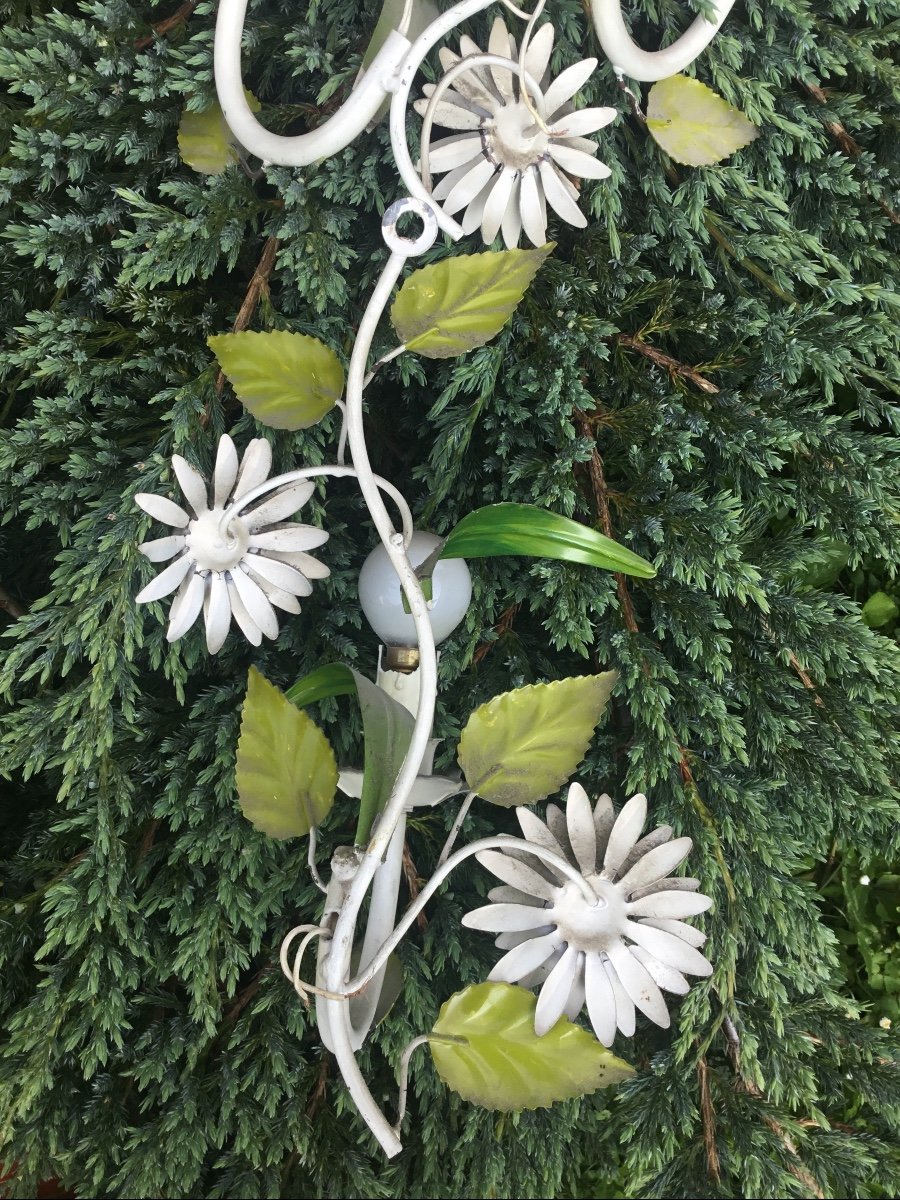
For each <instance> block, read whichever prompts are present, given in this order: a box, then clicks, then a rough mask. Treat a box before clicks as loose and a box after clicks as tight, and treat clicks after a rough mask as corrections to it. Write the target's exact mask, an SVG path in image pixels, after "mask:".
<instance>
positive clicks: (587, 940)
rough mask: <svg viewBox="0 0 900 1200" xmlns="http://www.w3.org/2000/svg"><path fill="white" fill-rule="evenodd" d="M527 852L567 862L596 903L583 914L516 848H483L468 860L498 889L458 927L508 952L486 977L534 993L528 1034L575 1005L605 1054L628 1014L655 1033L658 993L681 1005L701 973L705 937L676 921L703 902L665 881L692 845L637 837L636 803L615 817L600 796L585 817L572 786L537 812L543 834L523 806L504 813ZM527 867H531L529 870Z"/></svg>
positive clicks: (642, 808) (657, 835)
mask: <svg viewBox="0 0 900 1200" xmlns="http://www.w3.org/2000/svg"><path fill="white" fill-rule="evenodd" d="M516 815H517V816H518V818H519V824H520V825H521V827H522V832H523V833H524V835H525V838H526V840H527V841H529V842H533V843H535V845H538V846H544V847H546V848H547V849H549V850H552V851H554V852H555V853H556V854H559V855H561V856H562V857H563V858H565V859H567V860H568V861H569V862H570V863H571V864H572V865H573V866H574V867H576V869H577V870H579V871H580V872H581V873H582V875H583V876H584V878H585V880H586V881H587V882H588V884H589V885H590V887H591V888H592V890H593V891H594V892H595V893H596V896H597V902H596V904H595V905H593V906H592V905H591V904H589V902H588V901H587V900H586V899H585V898H584V896H583V894H582V892H581V891H580V889H579V888H578V887H577V885H576V884H574V883H572V882H571V881H570V880H566V879H564V878H563V877H562V876H561V875H559V874H557V873H555V872H554V871H553V868H552V867H551V866H549V865H548V864H547V863H541V862H538V861H537V860H536V859H535V858H534V857H531V856H528V855H527V853H524V852H522V851H520V850H516V849H514V848H512V847H511V848H510V849H509V850H504V851H496V850H485V851H483V852H482V853H481V854H479V855H478V856H477V857H478V860H479V862H480V863H481V864H482V865H483V866H485V867H487V868H488V870H489V871H491V872H492V873H493V874H494V875H496V876H497V877H498V879H502V880H503V883H504V886H503V887H498V888H494V889H493V890H492V891H491V892H489V893H488V896H489V899H490V900H491V901H492V903H491V904H489V905H487V906H486V907H484V908H479V909H476V910H475V911H474V912H471V913H468V914H467V915H466V916H465V917H463V924H464V925H467V926H468V927H469V928H470V929H482V930H487V931H489V932H492V933H499V934H500V936H499V937H498V938H497V946H498V947H499V948H500V949H503V950H507V951H508V953H507V954H505V955H504V957H503V958H501V959H500V961H499V962H498V963H497V965H496V966H495V967H494V969H493V970H492V971H491V973H490V975H489V976H488V978H489V979H491V980H494V981H498V982H504V983H521V984H522V985H523V986H525V987H533V986H535V985H537V984H538V983H540V984H542V987H541V991H540V995H539V996H538V1002H537V1009H536V1011H535V1022H534V1027H535V1032H536V1033H537V1034H538V1035H543V1034H545V1033H547V1031H548V1030H550V1029H552V1028H553V1026H554V1025H555V1024H556V1022H557V1021H558V1020H559V1019H560V1017H561V1016H563V1015H564V1014H565V1015H566V1016H567V1017H568V1018H569V1019H570V1020H575V1018H576V1017H577V1016H578V1014H579V1013H580V1012H581V1009H582V1006H583V1005H584V1004H585V1002H586V1003H587V1012H588V1017H589V1018H590V1022H591V1025H592V1026H593V1028H594V1032H595V1033H596V1035H597V1037H598V1039H599V1040H600V1041H601V1042H602V1043H603V1045H604V1046H611V1045H612V1043H613V1039H614V1038H615V1035H616V1027H618V1029H619V1031H620V1032H621V1033H623V1034H624V1035H625V1036H626V1037H631V1035H632V1034H633V1033H634V1029H635V1009H640V1011H641V1012H642V1013H644V1015H645V1016H647V1017H649V1018H650V1020H651V1021H653V1022H655V1024H657V1025H660V1026H662V1027H663V1028H664V1029H665V1028H667V1027H668V1026H669V1024H670V1018H669V1011H668V1008H667V1007H666V1002H665V1000H664V998H663V995H662V992H661V991H660V989H661V988H662V989H664V990H665V991H667V992H673V993H675V994H676V995H684V994H685V993H686V992H687V991H688V989H689V987H690V985H689V983H688V981H687V979H686V978H685V976H687V975H710V974H711V973H712V966H711V965H710V963H709V961H708V960H707V959H706V958H704V957H703V955H702V954H701V953H700V952H699V950H698V948H697V947H699V946H702V945H703V943H704V942H705V941H706V935H705V934H703V933H701V932H700V931H699V930H697V929H695V928H694V927H693V926H692V925H688V924H686V923H685V920H684V918H685V917H693V916H696V915H697V914H698V913H702V912H705V911H706V909H708V908H709V907H710V905H711V904H712V901H711V900H710V898H709V897H708V896H703V895H700V894H699V893H698V892H697V890H696V889H697V888H698V887H699V886H700V883H699V880H696V879H671V878H667V876H668V874H669V872H670V871H674V870H675V868H676V867H677V866H678V865H679V864H680V863H681V862H683V861H684V859H685V858H686V857H687V855H688V854H689V852H690V850H691V846H692V845H693V843H692V842H691V839H690V838H687V837H682V838H676V839H675V840H674V841H673V840H671V839H672V829H671V827H670V826H668V825H662V826H660V827H659V828H658V829H655V830H653V832H652V833H649V834H647V836H646V837H643V838H642V837H641V830H642V829H643V827H644V822H645V820H646V817H647V800H646V797H645V796H641V795H637V796H633V797H632V798H631V799H630V800H629V801H628V803H627V804H626V805H625V806H624V807H623V809H622V811H621V812H620V813H619V815H618V817H616V816H615V813H614V811H613V806H612V801H611V800H610V798H609V796H605V795H604V796H601V797H600V799H599V800H598V801H597V804H596V807H595V808H594V809H593V811H592V810H591V803H590V801H589V800H588V797H587V794H586V792H585V790H584V788H583V787H581V785H580V784H577V783H573V784H572V785H571V787H570V788H569V795H568V800H567V803H566V812H565V814H563V812H562V810H561V809H559V808H557V807H556V806H555V805H553V804H550V805H548V806H547V824H544V822H543V821H541V820H540V818H539V817H537V816H536V815H535V814H534V813H533V812H532V811H531V809H529V808H518V809H516ZM531 863H535V864H536V865H535V866H532V865H530V864H531Z"/></svg>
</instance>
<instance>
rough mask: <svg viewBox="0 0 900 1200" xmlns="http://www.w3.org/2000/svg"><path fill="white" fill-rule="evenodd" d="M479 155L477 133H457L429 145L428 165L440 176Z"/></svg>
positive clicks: (479, 143) (479, 146)
mask: <svg viewBox="0 0 900 1200" xmlns="http://www.w3.org/2000/svg"><path fill="white" fill-rule="evenodd" d="M480 154H481V138H480V137H479V136H478V134H477V133H458V134H455V135H454V136H453V137H447V138H440V140H439V141H436V142H432V143H431V146H430V147H429V152H428V164H429V166H430V167H431V170H432V171H433V172H434V173H435V174H438V175H442V174H443V173H444V172H445V171H453V170H455V169H456V167H461V166H463V165H464V164H465V163H470V162H473V161H474V160H475V159H476V158H477V157H478V156H479V155H480Z"/></svg>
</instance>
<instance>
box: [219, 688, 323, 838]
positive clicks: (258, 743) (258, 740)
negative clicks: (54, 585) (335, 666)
mask: <svg viewBox="0 0 900 1200" xmlns="http://www.w3.org/2000/svg"><path fill="white" fill-rule="evenodd" d="M337 781H338V769H337V763H336V762H335V760H334V753H333V751H332V749H331V746H330V745H329V744H328V739H327V738H326V737H325V734H324V733H323V732H322V731H321V729H319V727H318V725H316V724H315V723H314V722H313V721H312V720H310V718H309V717H308V716H307V715H306V713H305V712H302V711H301V710H300V709H299V708H297V707H296V705H294V704H291V702H290V700H288V698H287V697H286V696H285V695H284V693H283V692H280V691H279V690H278V688H277V687H275V685H274V684H272V683H269V681H268V679H266V678H265V676H264V675H261V674H260V673H259V671H257V670H256V668H255V667H251V668H250V674H249V677H248V680H247V698H246V700H245V701H244V708H243V711H242V713H241V736H240V739H239V741H238V748H237V790H238V800H239V801H240V805H241V812H242V813H243V814H244V816H245V817H246V818H247V820H248V821H249V822H250V823H251V824H252V825H253V826H254V828H256V829H258V830H259V831H260V833H266V834H268V835H269V837H273V838H291V837H302V836H303V835H304V834H307V833H309V831H310V829H311V828H312V826H313V825H319V824H320V823H321V821H322V820H323V819H324V817H325V816H326V815H327V813H328V810H329V809H330V808H331V806H332V804H333V803H334V794H335V792H336V790H337Z"/></svg>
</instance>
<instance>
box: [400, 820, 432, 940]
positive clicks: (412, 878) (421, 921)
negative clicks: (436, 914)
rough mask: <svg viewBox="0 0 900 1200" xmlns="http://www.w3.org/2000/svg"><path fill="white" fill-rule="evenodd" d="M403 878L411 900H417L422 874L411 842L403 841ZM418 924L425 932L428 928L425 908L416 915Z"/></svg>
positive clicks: (420, 888)
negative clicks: (411, 848) (410, 846)
mask: <svg viewBox="0 0 900 1200" xmlns="http://www.w3.org/2000/svg"><path fill="white" fill-rule="evenodd" d="M403 878H404V879H405V880H406V886H407V889H408V890H409V898H410V900H415V898H416V896H418V894H419V892H421V890H422V876H421V875H420V874H419V871H418V868H417V867H416V864H415V863H414V862H413V856H412V854H411V853H410V850H409V842H404V843H403ZM416 924H417V925H418V927H419V928H420V929H421V930H422V932H423V933H424V932H425V930H426V929H427V928H428V918H427V917H426V916H425V910H424V909H423V910H422V912H420V913H419V915H418V916H417V917H416Z"/></svg>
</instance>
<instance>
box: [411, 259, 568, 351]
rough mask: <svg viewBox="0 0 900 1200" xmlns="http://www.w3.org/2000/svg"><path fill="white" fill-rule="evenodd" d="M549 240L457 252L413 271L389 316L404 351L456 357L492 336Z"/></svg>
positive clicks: (510, 310)
mask: <svg viewBox="0 0 900 1200" xmlns="http://www.w3.org/2000/svg"><path fill="white" fill-rule="evenodd" d="M552 249H553V244H552V243H548V244H547V245H546V246H543V247H541V249H539V250H499V251H490V250H489V251H487V252H486V253H485V254H461V255H457V256H456V257H454V258H445V259H442V260H441V262H438V263H433V264H432V265H431V266H430V267H422V268H421V269H420V270H418V271H414V272H413V274H412V275H410V277H409V279H407V280H406V282H405V283H404V284H403V287H402V288H401V289H400V291H399V292H398V294H397V299H396V300H395V301H394V306H393V308H392V309H391V320H392V321H393V323H394V328H395V329H396V330H397V333H398V335H399V337H400V340H401V341H402V342H403V344H404V345H405V346H406V348H407V350H414V351H415V352H416V353H417V354H422V355H424V356H425V357H426V358H456V357H457V356H458V355H460V354H465V353H466V352H467V351H468V350H474V349H476V347H478V346H483V345H484V344H485V342H489V341H490V340H491V338H492V337H496V336H497V334H498V333H499V332H500V330H501V329H502V328H503V326H504V325H505V324H506V322H507V321H508V320H509V318H510V317H511V316H512V314H513V312H514V311H515V309H516V306H517V305H518V303H519V301H520V300H521V299H522V297H523V296H524V295H525V292H526V290H527V288H528V285H529V284H530V283H531V281H532V279H534V277H535V275H536V274H537V272H538V269H539V267H540V265H541V263H542V262H543V261H544V259H545V258H546V257H547V255H548V254H549V253H550V251H551V250H552Z"/></svg>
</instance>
